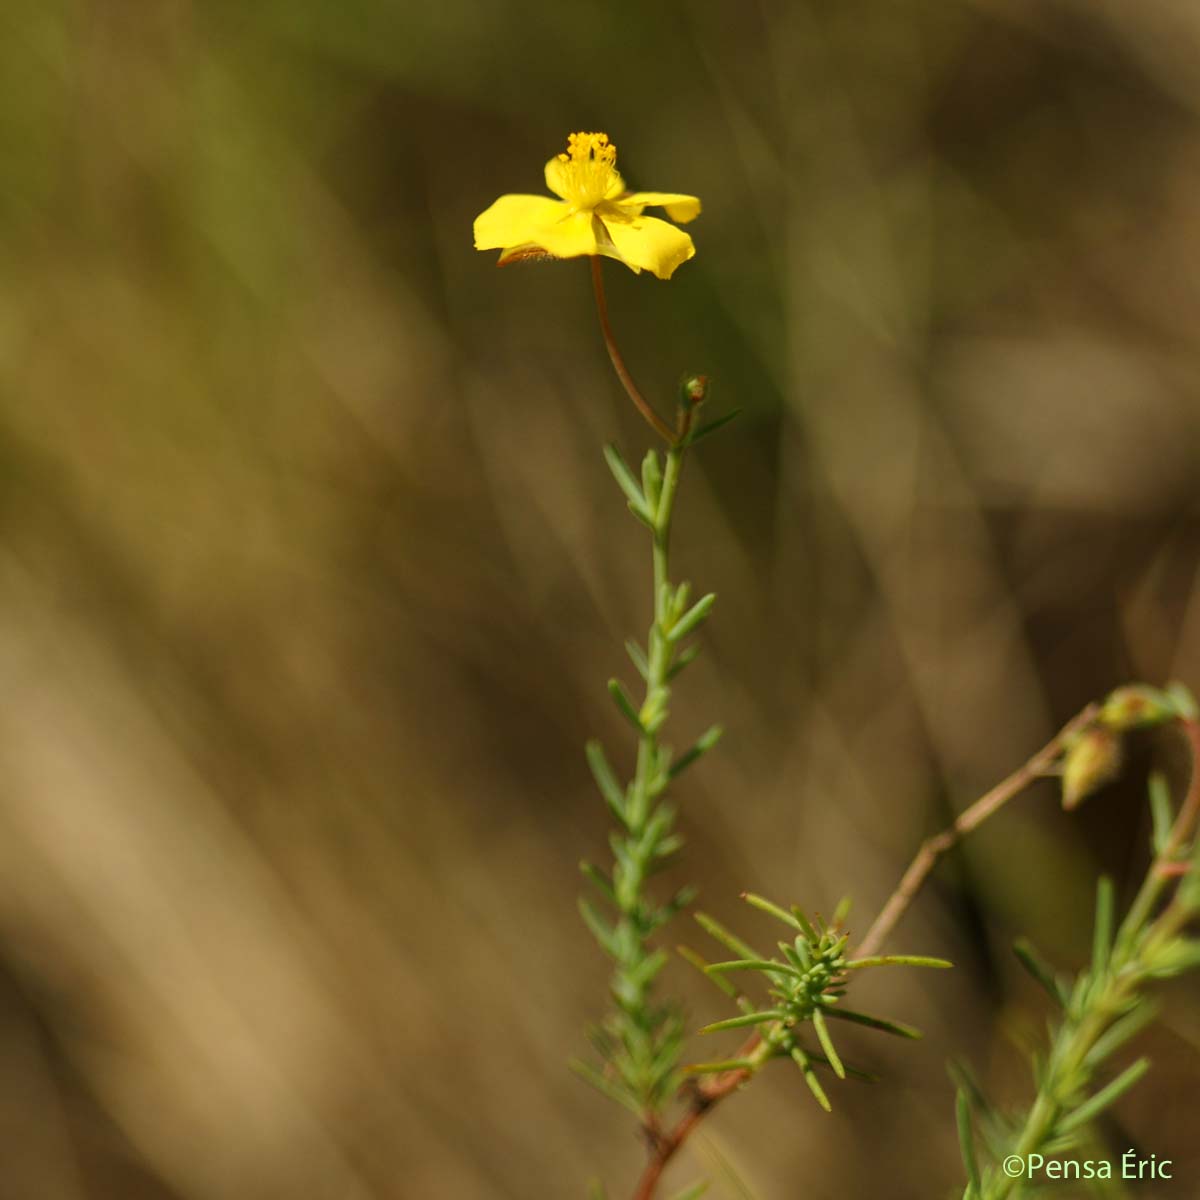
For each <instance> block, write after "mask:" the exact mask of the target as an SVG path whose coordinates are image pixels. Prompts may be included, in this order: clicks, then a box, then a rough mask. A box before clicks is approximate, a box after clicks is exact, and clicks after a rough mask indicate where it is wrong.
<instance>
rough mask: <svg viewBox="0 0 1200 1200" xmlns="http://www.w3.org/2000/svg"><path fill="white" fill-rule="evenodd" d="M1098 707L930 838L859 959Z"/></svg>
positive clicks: (857, 954) (1081, 715)
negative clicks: (940, 865)
mask: <svg viewBox="0 0 1200 1200" xmlns="http://www.w3.org/2000/svg"><path fill="white" fill-rule="evenodd" d="M1097 711H1098V707H1097V705H1095V704H1089V705H1088V706H1087V708H1085V709H1084V710H1083V711H1082V712H1080V713H1078V714H1077V715H1076V716H1074V717H1072V718H1071V720H1070V721H1068V722H1067V723H1066V725H1064V726H1063V727H1062V729H1060V730H1059V732H1058V733H1057V734H1056V735H1055V736H1054V737H1053V738H1051V739H1050V741H1049V742H1047V743H1046V745H1044V746H1043V747H1042V748H1041V749H1040V750H1039V751H1038V752H1037V753H1036V754H1035V755H1033V757H1032V758H1030V759H1029V760H1028V761H1027V762H1026V763H1025V764H1024V765H1023V766H1020V767H1018V768H1017V769H1016V770H1015V771H1014V772H1013V773H1012V774H1011V775H1010V776H1009V777H1008V778H1007V779H1005V780H1003V781H1002V782H1001V783H998V784H997V785H996V786H995V787H994V788H992V790H991V791H990V792H988V793H987V794H986V795H985V796H981V797H980V798H979V799H978V800H976V801H975V803H974V804H972V805H971V807H970V808H967V809H964V810H963V811H962V812H961V813H960V814H959V815H958V817H957V818H956V819H955V821H954V824H952V825H951V826H950V827H949V828H947V829H943V830H942V832H941V833H939V834H936V835H935V836H934V837H931V838H929V840H928V841H926V842H925V843H924V844H923V845H922V846H921V848H920V850H918V851H917V854H916V857H915V858H914V859H913V860H912V862H911V863H910V864H909V867H908V870H907V871H905V872H904V875H903V876H902V877H901V879H900V882H899V883H898V884H897V885H896V890H895V891H894V892H893V893H892V894H891V896H889V897H888V900H887V903H886V904H885V905H884V906H883V908H882V909H880V912H879V916H877V917H876V918H875V920H874V922H873V924H872V925H871V927H870V929H868V930H867V932H866V934H865V935H864V936H863V940H862V941H861V942H860V943H859V944H858V947H857V948H856V950H855V951H854V954H855V957H856V958H862V957H865V956H866V955H870V954H874V953H876V952H877V951H878V949H879V947H880V946H881V945H882V944H883V943H884V942H885V941H886V940H887V938H888V937H889V936H890V934H891V932H892V930H893V929H895V927H896V925H897V924H898V923H899V921H900V918H901V917H903V916H904V914H905V913H906V912H907V911H908V907H909V905H910V904H912V902H913V900H914V899H916V896H917V893H918V892H919V891H920V890H921V888H922V886H923V885H924V883H925V880H926V879H927V878H928V877H929V873H930V871H932V870H933V868H934V867H935V866H936V865H937V862H938V860H939V859H940V858H941V857H942V855H943V854H945V853H946V852H947V851H949V850H951V849H953V848H954V847H955V846H957V845H958V843H959V842H960V841H961V840H962V839H963V838H964V837H966V835H967V834H968V833H971V832H972V831H973V830H975V829H978V828H979V826H980V825H982V824H983V823H984V821H986V820H987V819H988V818H989V817H991V816H994V815H995V814H996V813H998V812H999V811H1000V809H1002V808H1003V807H1004V806H1005V805H1006V804H1007V803H1008V802H1009V801H1010V800H1011V799H1012V798H1013V797H1014V796H1017V795H1019V794H1020V793H1021V792H1023V791H1024V790H1025V789H1026V788H1027V787H1028V786H1029V785H1030V784H1031V783H1033V781H1034V780H1035V779H1038V778H1039V777H1040V776H1042V775H1044V774H1045V773H1046V771H1047V769H1048V768H1049V767H1051V766H1052V765H1053V764H1054V761H1055V759H1057V758H1058V756H1059V755H1060V754H1061V753H1062V752H1063V749H1064V747H1065V745H1066V742H1067V739H1068V738H1070V736H1071V735H1072V734H1073V733H1075V732H1076V731H1077V730H1079V729H1082V728H1083V727H1084V726H1086V725H1088V724H1090V723H1091V721H1092V720H1093V719H1094V718H1095V716H1096V713H1097Z"/></svg>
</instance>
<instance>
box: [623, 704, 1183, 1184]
mask: <svg viewBox="0 0 1200 1200" xmlns="http://www.w3.org/2000/svg"><path fill="white" fill-rule="evenodd" d="M1099 711H1100V706H1099V705H1098V704H1094V703H1093V704H1089V705H1088V706H1087V707H1086V708H1084V709H1083V710H1082V712H1080V713H1078V714H1077V715H1076V716H1074V717H1072V718H1071V720H1070V721H1068V722H1067V724H1066V725H1064V726H1063V727H1062V729H1060V730H1059V731H1058V733H1057V734H1055V736H1054V737H1053V738H1051V739H1050V741H1049V742H1047V743H1046V745H1045V746H1043V747H1042V748H1041V749H1040V750H1039V751H1038V752H1037V753H1036V754H1034V755H1033V756H1032V757H1031V758H1030V759H1029V760H1028V761H1026V762H1025V763H1024V765H1023V766H1021V767H1018V768H1017V770H1015V771H1014V772H1013V773H1012V774H1011V775H1009V776H1008V778H1007V779H1005V780H1003V782H1001V783H998V784H997V785H996V786H995V787H994V788H992V790H991V791H989V792H988V793H987V794H986V795H984V796H981V797H980V798H979V799H978V800H976V801H975V803H974V804H972V805H971V806H970V808H967V809H965V810H964V811H963V812H962V813H961V814H960V815H959V816H958V818H957V819H956V820H955V822H954V823H953V824H952V825H951V826H950V827H949V828H947V829H944V830H943V831H942V832H941V833H939V834H936V835H935V836H934V837H931V838H930V839H929V840H928V841H926V842H925V843H924V845H923V846H922V847H921V849H920V850H919V851H918V852H917V855H916V857H915V858H914V859H913V861H912V863H911V864H910V865H909V868H908V870H907V871H905V872H904V875H903V876H902V877H901V879H900V882H899V884H898V885H897V887H896V890H895V891H894V892H893V893H892V895H891V896H890V897H889V898H888V901H887V903H886V904H884V906H883V908H882V909H881V911H880V913H879V916H878V917H876V918H875V921H874V923H873V924H872V925H871V927H870V928H869V929H868V930H867V933H866V935H865V936H864V937H863V940H862V942H861V943H860V944H859V945H858V946H857V947H856V949H855V950H854V955H855V957H857V958H863V957H867V956H869V955H871V954H875V953H877V952H878V950H879V948H880V947H881V946H882V945H883V943H884V942H885V941H886V940H887V938H888V937H889V936H890V934H891V932H892V930H893V929H895V927H896V925H897V924H898V923H899V921H900V919H901V917H903V916H904V914H905V912H907V911H908V907H909V905H910V904H912V902H913V900H914V899H915V898H916V896H917V893H918V892H919V891H920V890H921V888H922V886H923V885H924V883H925V880H926V879H927V878H928V877H929V873H930V872H931V871H932V870H933V868H934V867H935V866H936V865H937V863H938V860H939V859H940V858H941V857H942V855H943V854H945V853H946V852H947V851H948V850H950V849H952V848H953V847H954V846H956V845H957V844H958V842H959V841H961V840H962V838H964V837H965V836H966V835H967V834H969V833H971V832H972V831H973V830H975V829H978V828H979V826H980V825H982V824H983V823H984V821H986V820H987V819H988V818H989V817H991V816H994V815H995V814H996V813H997V812H999V811H1000V809H1001V808H1003V807H1004V805H1006V804H1007V803H1008V802H1009V801H1010V800H1012V799H1013V798H1014V797H1015V796H1017V795H1019V794H1020V793H1021V792H1022V791H1024V790H1025V788H1027V787H1028V786H1029V785H1030V784H1031V783H1033V782H1035V781H1036V780H1037V779H1039V778H1040V777H1042V776H1043V775H1045V774H1046V773H1047V772H1048V771H1049V769H1050V768H1051V767H1052V766H1053V765H1054V763H1055V761H1056V760H1057V759H1058V758H1059V756H1060V755H1061V754H1062V753H1063V751H1064V750H1065V749H1066V746H1067V743H1068V741H1069V740H1070V738H1071V737H1072V735H1073V734H1075V733H1077V732H1078V731H1079V730H1081V729H1084V728H1086V727H1087V726H1088V725H1090V724H1091V723H1092V722H1093V721H1094V720H1095V719H1096V716H1097V714H1098V713H1099ZM1189 733H1194V731H1191V730H1189ZM1194 736H1195V738H1196V741H1197V743H1198V744H1200V733H1194ZM1195 803H1196V804H1197V805H1200V790H1198V791H1197V799H1196V801H1195ZM760 1041H761V1039H760V1038H759V1037H758V1035H755V1036H754V1037H752V1038H750V1039H749V1040H748V1041H747V1042H746V1044H745V1045H744V1046H742V1047H741V1048H740V1049H739V1051H738V1053H737V1057H738V1058H742V1059H744V1058H748V1057H750V1056H751V1055H752V1054H753V1053H754V1051H755V1050H756V1049H757V1048H758V1046H759V1043H760ZM751 1074H752V1072H751V1071H749V1070H747V1069H745V1068H739V1069H736V1070H732V1071H726V1072H724V1073H722V1074H720V1075H713V1076H711V1077H710V1078H708V1079H706V1080H704V1081H703V1082H700V1083H696V1084H693V1085H691V1099H690V1102H689V1105H688V1109H687V1111H686V1112H685V1113H684V1114H683V1116H682V1117H680V1119H679V1121H678V1122H677V1123H676V1124H675V1127H674V1128H673V1129H671V1130H670V1131H669V1132H665V1133H664V1132H661V1131H657V1130H656V1131H654V1133H653V1135H652V1137H651V1150H650V1159H649V1161H648V1162H647V1163H646V1167H645V1170H644V1171H643V1172H642V1177H641V1179H640V1180H639V1181H638V1186H637V1190H636V1191H635V1192H634V1194H633V1200H653V1197H654V1194H655V1191H656V1189H657V1187H658V1183H659V1181H660V1179H661V1178H662V1173H663V1171H664V1170H665V1169H666V1166H667V1164H668V1163H669V1162H670V1161H671V1159H672V1158H673V1157H674V1156H675V1154H676V1153H677V1152H678V1150H679V1148H680V1147H681V1146H682V1145H683V1143H684V1142H685V1141H687V1139H688V1138H689V1137H690V1136H691V1134H692V1132H693V1130H694V1129H695V1128H696V1126H697V1125H698V1124H699V1123H700V1122H701V1121H702V1120H703V1119H704V1117H705V1116H706V1115H707V1113H709V1112H710V1111H711V1110H712V1109H713V1108H714V1107H715V1106H716V1105H717V1104H718V1103H720V1101H722V1100H723V1099H724V1098H725V1097H726V1096H728V1095H730V1094H731V1093H732V1092H735V1091H737V1089H738V1088H739V1087H741V1086H742V1084H743V1083H745V1082H746V1081H747V1080H748V1079H749V1078H750V1076H751Z"/></svg>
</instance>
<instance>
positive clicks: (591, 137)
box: [558, 133, 619, 209]
mask: <svg viewBox="0 0 1200 1200" xmlns="http://www.w3.org/2000/svg"><path fill="white" fill-rule="evenodd" d="M558 161H559V162H560V163H561V164H562V172H561V174H560V176H559V179H560V181H561V184H562V188H563V193H564V195H565V197H566V199H568V200H569V201H570V202H571V203H572V204H573V205H574V206H575V207H576V208H577V209H589V208H595V207H596V205H597V204H599V203H600V202H601V201H602V200H604V199H605V198H606V197H607V196H608V194H609V191H610V189H611V188H612V185H613V183H614V181H616V180H617V179H619V176H618V175H617V148H616V146H614V145H613V144H612V142H610V141H609V140H608V134H607V133H573V134H571V136H570V137H569V138H567V149H566V152H565V153H564V154H560V155H558Z"/></svg>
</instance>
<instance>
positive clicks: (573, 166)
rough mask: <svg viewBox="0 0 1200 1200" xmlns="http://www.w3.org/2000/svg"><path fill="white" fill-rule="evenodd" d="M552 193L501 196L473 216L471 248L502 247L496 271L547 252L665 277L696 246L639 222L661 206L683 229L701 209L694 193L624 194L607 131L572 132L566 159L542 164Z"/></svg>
mask: <svg viewBox="0 0 1200 1200" xmlns="http://www.w3.org/2000/svg"><path fill="white" fill-rule="evenodd" d="M546 186H547V187H548V188H549V189H550V190H551V191H552V192H553V193H554V194H555V195H556V196H559V197H561V199H559V200H551V199H550V197H549V196H501V197H500V199H499V200H497V201H496V203H495V204H493V205H492V206H491V208H489V209H488V210H487V211H486V212H482V213H480V214H479V216H478V217H476V218H475V249H476V250H502V251H503V253H502V254H501V255H500V263H499V265H500V266H503V265H504V264H505V263H509V262H515V261H518V260H519V259H522V258H537V257H543V256H546V255H549V256H550V257H552V258H578V257H579V256H580V255H584V254H588V255H596V254H603V255H605V256H606V257H608V258H615V259H616V260H617V262H622V263H624V264H625V265H626V266H627V267H629V269H630V270H632V271H634V272H635V273H637V272H640V271H642V270H643V269H645V270H647V271H653V272H654V274H655V275H657V276H658V278H659V279H670V278H671V275H672V273H673V272H674V270H675V268H676V267H678V266H679V265H680V263H685V262H687V260H688V259H689V258H691V257H692V255H693V254H695V253H696V247H695V246H693V245H692V239H691V238H690V237H689V236H688V235H687V234H686V233H684V232H683V230H682V229H676V228H675V226H674V225H672V224H670V223H669V222H667V221H660V220H659V219H658V218H657V217H644V216H642V210H643V209H644V208H645V207H646V206H647V205H648V204H654V205H661V206H662V207H663V208H665V209H666V210H667V216H669V217H670V218H671V220H672V221H679V222H681V223H684V224H686V223H687V222H688V221H690V220H692V219H693V218H694V217H695V216H696V215H697V214H698V213H699V212H700V201H699V200H697V199H696V197H695V196H681V195H678V194H676V193H674V192H632V193H630V192H626V191H625V181H624V180H623V179H622V178H621V176H620V175H619V174H618V173H617V148H616V146H614V145H613V144H612V143H611V142H610V141H609V140H608V135H607V134H606V133H573V134H571V136H570V138H569V139H568V141H567V150H566V153H565V154H559V155H556V156H555V157H554V158H552V159H551V160H550V161H549V162H548V163H547V164H546Z"/></svg>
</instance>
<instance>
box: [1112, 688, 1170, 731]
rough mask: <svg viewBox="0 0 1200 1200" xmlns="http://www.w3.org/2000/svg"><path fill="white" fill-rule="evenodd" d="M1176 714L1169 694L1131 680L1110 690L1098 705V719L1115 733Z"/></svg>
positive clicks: (1165, 719)
mask: <svg viewBox="0 0 1200 1200" xmlns="http://www.w3.org/2000/svg"><path fill="white" fill-rule="evenodd" d="M1177 715H1178V711H1177V709H1176V706H1175V704H1174V703H1173V702H1172V700H1171V697H1170V696H1168V695H1167V694H1166V693H1165V692H1160V691H1159V690H1158V689H1157V688H1152V687H1146V685H1145V684H1141V683H1132V684H1128V685H1127V686H1126V687H1119V688H1117V690H1116V691H1115V692H1113V693H1111V694H1110V695H1109V697H1108V699H1107V700H1105V701H1104V706H1103V707H1102V708H1101V709H1100V723H1101V724H1102V725H1104V726H1105V727H1106V728H1108V729H1111V730H1112V731H1113V732H1114V733H1125V732H1126V731H1127V730H1130V729H1145V728H1147V727H1149V726H1151V725H1161V724H1163V722H1164V721H1171V720H1173V719H1174V718H1175V717H1176V716H1177Z"/></svg>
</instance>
